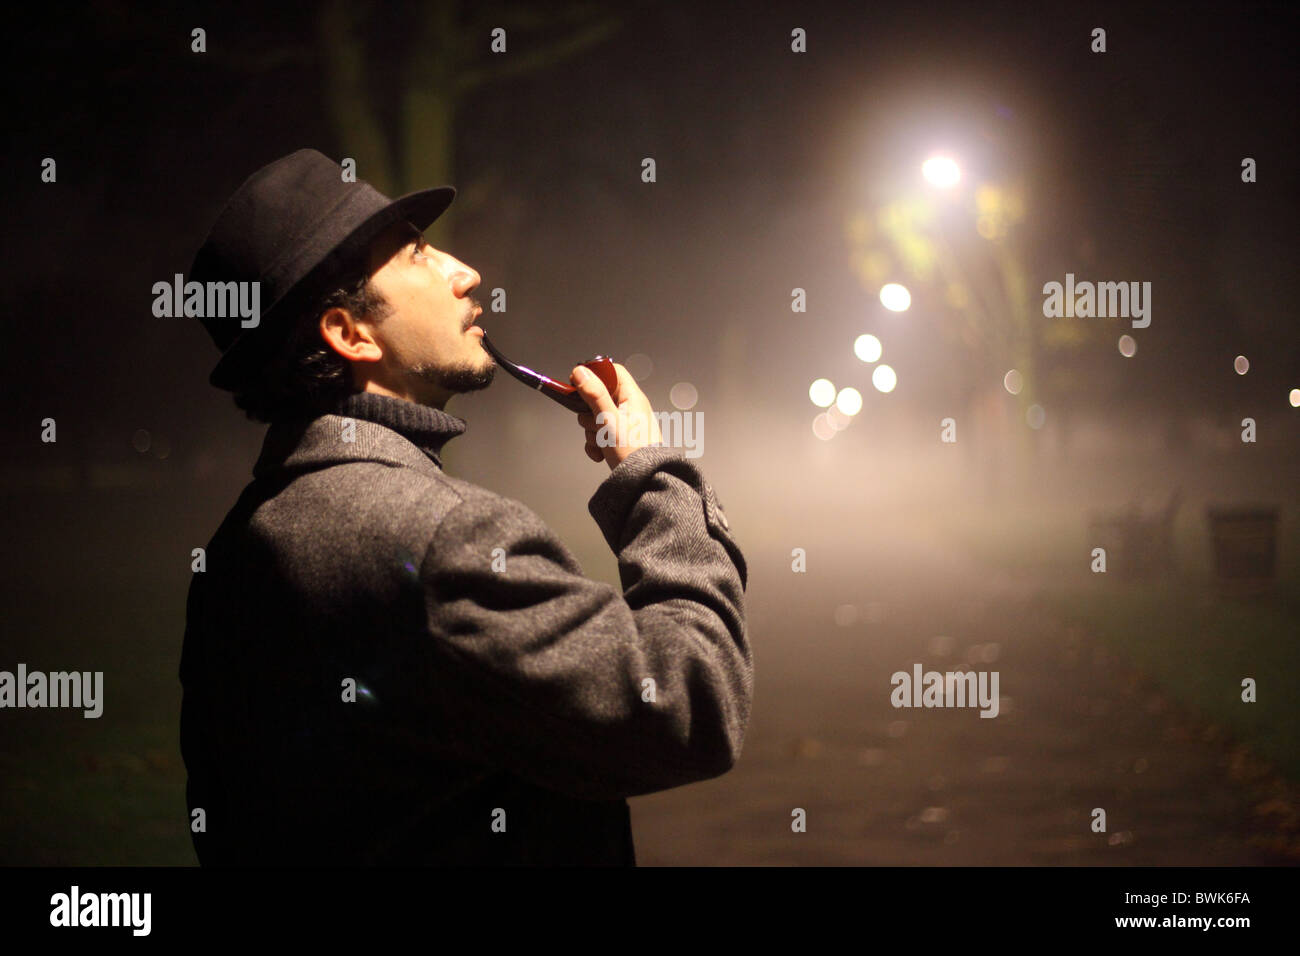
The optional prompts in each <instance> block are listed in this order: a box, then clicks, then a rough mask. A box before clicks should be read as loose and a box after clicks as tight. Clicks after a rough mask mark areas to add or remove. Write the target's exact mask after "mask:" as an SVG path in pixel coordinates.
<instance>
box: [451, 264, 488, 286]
mask: <svg viewBox="0 0 1300 956" xmlns="http://www.w3.org/2000/svg"><path fill="white" fill-rule="evenodd" d="M451 262H452V283H453V285H454V287H455V290H456V294H457V295H466V294H468V293H469V292H470V291H472V290H473V289H476V288H477V287H478V285H479V283H480V282H482V281H483V277H482V276H480V275H479V274H478V271H477V270H475V269H474V268H473V267H472V266H467V265H465V263H463V262H461V261H460V260H459V259H457V258H456V257H455V256H452V257H451Z"/></svg>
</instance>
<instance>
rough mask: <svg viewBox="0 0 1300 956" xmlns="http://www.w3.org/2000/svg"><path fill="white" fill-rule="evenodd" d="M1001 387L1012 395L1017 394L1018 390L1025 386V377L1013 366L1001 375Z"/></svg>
mask: <svg viewBox="0 0 1300 956" xmlns="http://www.w3.org/2000/svg"><path fill="white" fill-rule="evenodd" d="M1002 387H1003V388H1005V389H1006V390H1007V391H1008V392H1010V393H1011V394H1012V395H1019V394H1020V390H1021V389H1022V388H1024V387H1025V377H1024V376H1023V375H1021V374H1020V372H1019V370H1017V369H1014V368H1013V369H1012V370H1011V371H1009V372H1007V374H1006V375H1003V376H1002Z"/></svg>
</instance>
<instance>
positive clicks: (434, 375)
mask: <svg viewBox="0 0 1300 956" xmlns="http://www.w3.org/2000/svg"><path fill="white" fill-rule="evenodd" d="M496 373H497V363H496V362H494V361H492V359H491V357H489V358H488V364H487V365H481V366H480V365H461V366H457V367H456V368H436V367H432V366H424V367H420V368H415V369H412V370H411V372H410V374H411V375H412V376H413V377H414V378H417V379H419V380H420V381H422V382H429V383H431V384H433V385H437V386H438V387H439V388H441V389H443V390H444V391H447V392H451V393H452V394H453V395H454V394H458V393H460V392H477V391H479V390H480V389H484V388H487V387H488V386H489V385H491V384H492V379H493V378H495V377H496Z"/></svg>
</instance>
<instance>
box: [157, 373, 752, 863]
mask: <svg viewBox="0 0 1300 956" xmlns="http://www.w3.org/2000/svg"><path fill="white" fill-rule="evenodd" d="M465 427H466V425H465V422H464V421H463V420H462V419H460V418H457V417H456V416H453V415H449V414H448V413H446V412H443V411H441V410H438V409H432V408H426V407H423V406H419V405H416V404H414V403H411V402H405V401H402V400H400V399H395V398H389V397H386V396H379V395H371V394H362V395H354V396H351V397H350V398H349V399H347V400H345V401H344V402H343V403H340V405H339V406H338V407H337V409H336V412H335V413H331V414H325V415H321V416H318V417H316V418H314V419H311V420H300V421H295V422H277V423H275V424H273V425H272V426H271V427H270V428H269V429H268V431H267V435H266V440H265V444H264V446H263V449H262V453H261V456H260V458H259V459H258V461H257V463H256V465H255V466H254V469H253V481H252V482H251V483H250V484H249V485H248V486H247V488H246V489H245V490H244V492H243V494H242V495H241V496H240V498H239V500H238V502H237V503H236V504H235V506H234V508H233V509H232V510H231V511H230V513H229V515H228V516H227V517H226V519H225V521H224V522H223V523H222V524H221V526H220V528H219V529H218V530H217V532H216V534H215V535H214V536H213V538H212V540H211V541H210V542H209V544H208V547H207V549H206V568H205V570H203V571H201V572H200V571H196V572H195V573H194V575H193V580H192V583H191V586H190V592H189V600H188V606H187V612H186V629H185V638H184V645H183V648H182V655H181V664H180V679H181V684H182V690H183V698H182V712H181V750H182V756H183V758H184V761H185V766H186V771H187V774H188V781H187V785H186V803H187V809H188V810H189V815H190V820H191V831H192V838H193V842H194V847H195V851H196V853H197V855H198V858H199V861H200V863H201V864H203V865H205V866H210V865H307V866H328V865H346V866H357V865H425V864H433V865H634V864H635V853H634V848H633V842H632V833H631V825H630V818H629V813H628V806H627V801H626V798H627V797H631V796H636V795H639V794H645V793H650V792H653V791H658V790H665V789H668V788H671V787H677V786H681V785H682V784H688V783H691V782H693V781H699V780H705V779H708V778H711V777H715V776H718V775H720V774H722V773H725V772H726V771H727V770H728V769H730V768H731V767H732V766H733V765H734V764H735V762H736V760H737V758H738V757H739V755H740V752H741V745H742V742H743V740H744V736H745V730H746V726H747V724H748V721H749V713H750V701H751V694H752V688H753V661H752V656H751V650H750V646H749V642H748V638H747V636H746V625H745V610H744V590H745V587H746V576H747V569H746V565H745V559H744V557H743V556H742V554H741V551H740V548H739V547H738V546H737V544H736V542H735V540H734V539H733V537H732V535H731V531H730V528H729V522H728V519H727V517H726V515H725V514H724V513H723V510H722V507H721V505H720V504H719V502H718V498H717V496H716V494H715V493H714V491H713V489H712V487H711V486H710V485H709V483H708V482H707V481H705V479H704V476H703V474H702V472H701V470H700V468H699V466H698V465H697V464H696V462H695V461H694V460H692V459H689V458H687V457H686V456H685V455H684V453H683V452H682V451H681V450H679V449H675V448H672V447H668V446H663V445H657V446H651V447H647V448H641V449H638V450H637V451H635V452H634V453H632V454H631V455H630V456H629V457H628V458H627V459H626V460H625V461H623V462H622V463H621V464H620V465H619V466H618V467H617V468H616V469H614V470H613V471H612V472H610V474H609V475H608V477H606V478H605V479H604V480H603V481H602V483H601V484H600V485H599V487H598V488H597V489H596V491H595V493H594V495H593V496H592V497H591V499H590V501H589V503H588V510H589V512H590V513H591V515H592V517H593V518H594V519H595V522H596V524H597V526H598V527H599V530H600V532H601V533H602V534H603V536H604V539H605V541H606V542H607V543H608V545H609V547H610V548H611V549H612V550H613V552H614V554H615V555H616V556H617V560H618V568H619V575H620V579H621V583H622V588H621V589H620V588H617V587H614V586H612V585H610V584H607V583H602V582H598V581H594V580H591V579H589V578H587V577H585V576H584V575H583V573H582V570H581V568H580V567H579V565H578V563H577V561H576V560H575V559H574V557H573V556H572V554H571V553H570V552H569V550H568V549H567V548H566V547H565V545H564V544H563V543H562V542H561V541H560V540H559V538H557V537H556V535H555V534H554V533H553V532H552V531H551V530H550V529H549V528H548V527H547V526H546V524H545V523H544V522H543V521H542V520H541V519H540V518H539V517H538V516H537V515H536V514H535V513H534V512H533V511H531V510H530V509H529V508H528V507H526V506H525V505H523V504H521V503H520V502H518V501H515V500H512V499H510V498H506V497H502V496H500V495H497V494H494V493H493V492H491V491H488V490H487V489H485V488H482V487H479V486H477V485H474V484H472V483H470V482H468V481H463V480H460V479H457V478H454V477H451V476H449V475H447V474H445V473H444V472H443V470H442V467H441V464H442V463H441V459H440V456H439V452H440V450H441V447H442V444H443V443H444V442H445V441H447V440H448V439H449V438H451V437H455V435H457V434H459V433H460V432H462V431H463V430H464V429H465ZM349 438H350V439H351V440H349ZM200 809H201V810H202V813H201V814H200V813H197V812H196V811H198V810H200Z"/></svg>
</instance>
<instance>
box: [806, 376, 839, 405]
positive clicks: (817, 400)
mask: <svg viewBox="0 0 1300 956" xmlns="http://www.w3.org/2000/svg"><path fill="white" fill-rule="evenodd" d="M808 397H809V398H811V399H812V403H813V404H814V405H816V406H817V407H819V408H826V407H827V406H829V405H830V403H831V402H833V401H835V384H834V383H833V382H832V381H831V380H830V379H828V378H819V379H817V381H815V382H813V383H812V384H811V385H809V386H808Z"/></svg>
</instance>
